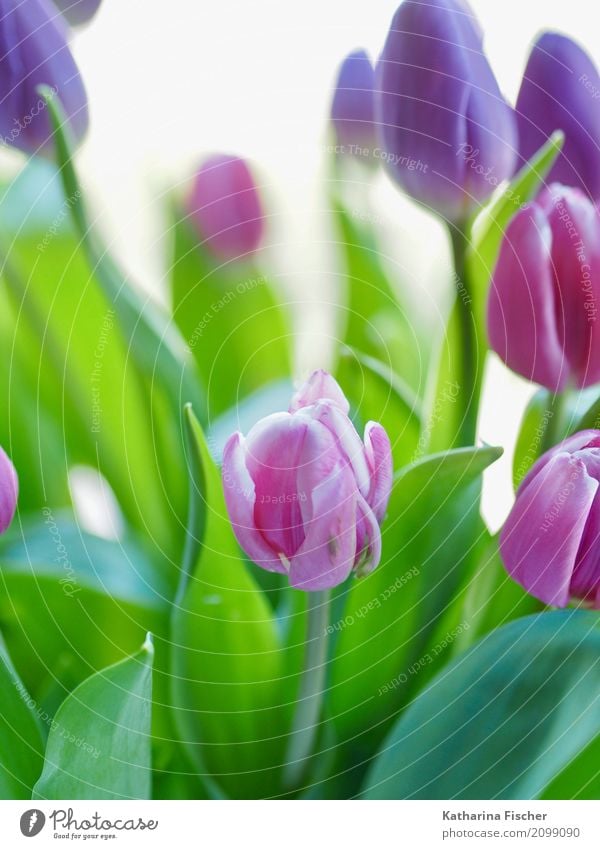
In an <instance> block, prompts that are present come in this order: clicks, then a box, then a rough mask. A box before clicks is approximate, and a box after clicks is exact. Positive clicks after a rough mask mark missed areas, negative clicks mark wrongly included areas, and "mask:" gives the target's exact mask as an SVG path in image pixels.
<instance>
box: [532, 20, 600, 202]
mask: <svg viewBox="0 0 600 849" xmlns="http://www.w3.org/2000/svg"><path fill="white" fill-rule="evenodd" d="M599 93H600V78H599V76H598V71H597V69H596V67H595V65H594V63H593V62H592V60H591V59H590V57H589V56H588V55H587V53H586V52H585V51H584V50H582V49H581V47H579V46H578V45H577V44H576V43H575V42H574V41H572V40H571V39H570V38H568V37H567V36H564V35H560V34H559V33H554V32H546V33H544V34H543V35H541V36H540V38H539V39H538V40H537V41H536V43H535V44H534V46H533V49H532V51H531V55H530V56H529V59H528V61H527V66H526V68H525V73H524V75H523V82H522V83H521V89H520V91H519V95H518V97H517V105H516V110H515V111H516V117H517V126H518V131H519V156H520V160H521V161H520V162H519V167H521V166H522V165H524V164H525V162H526V161H527V160H528V159H530V158H531V157H532V156H533V154H534V153H535V152H536V151H537V150H539V149H540V147H541V146H542V145H543V144H544V142H545V141H546V140H547V139H548V138H549V136H550V135H551V134H552V133H553V132H554V131H555V130H563V132H564V133H565V144H564V147H563V149H562V152H561V153H560V154H559V156H558V159H557V160H556V162H555V164H554V166H553V167H552V170H551V171H550V174H549V175H548V178H547V179H548V181H552V180H556V181H558V182H560V183H564V184H565V185H568V186H579V187H580V188H581V189H582V190H583V191H584V192H586V193H587V194H589V195H590V196H591V197H592V198H593V199H594V200H598V199H600V161H599V157H600V110H599V109H598V103H597V97H598V96H599Z"/></svg>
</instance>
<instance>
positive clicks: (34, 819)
mask: <svg viewBox="0 0 600 849" xmlns="http://www.w3.org/2000/svg"><path fill="white" fill-rule="evenodd" d="M37 818H38V815H37V811H34V812H33V813H32V815H31V816H30V817H29V831H30V832H31V831H33V826H34V825H35V824H36V822H37Z"/></svg>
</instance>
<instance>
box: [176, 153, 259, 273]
mask: <svg viewBox="0 0 600 849" xmlns="http://www.w3.org/2000/svg"><path fill="white" fill-rule="evenodd" d="M188 212H189V215H190V218H191V220H192V222H193V223H194V225H195V226H196V229H197V230H198V234H199V236H200V238H201V239H202V242H203V243H204V244H205V245H206V247H207V248H208V249H209V250H210V251H211V252H212V253H214V254H215V255H216V256H217V257H219V258H220V259H224V260H229V259H237V258H238V257H240V258H241V257H243V256H245V255H248V254H251V253H253V252H254V251H256V250H257V248H258V247H259V245H260V242H261V239H262V236H263V229H264V221H263V210H262V205H261V200H260V196H259V194H258V189H257V188H256V184H255V182H254V178H253V176H252V173H251V171H250V169H249V167H248V165H247V163H246V162H245V161H244V160H243V159H239V158H238V157H237V156H227V155H224V154H220V155H217V156H211V157H210V158H209V159H207V160H206V161H205V162H204V164H203V165H202V167H201V168H200V170H199V171H198V173H197V174H196V177H195V180H194V185H193V187H192V192H191V194H190V197H189V198H188Z"/></svg>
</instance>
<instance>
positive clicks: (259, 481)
mask: <svg viewBox="0 0 600 849" xmlns="http://www.w3.org/2000/svg"><path fill="white" fill-rule="evenodd" d="M348 409H349V406H348V402H347V400H346V398H345V397H344V394H343V392H342V390H341V389H340V387H339V386H338V384H337V383H336V382H335V380H334V379H333V378H332V377H331V376H330V375H329V374H327V373H326V372H323V371H317V372H315V373H314V374H313V375H312V376H311V378H310V379H309V381H308V382H307V383H306V384H305V385H304V386H303V387H302V388H301V389H300V390H299V392H297V393H296V395H295V396H294V397H293V398H292V402H291V405H290V409H289V412H287V413H275V414H274V415H271V416H267V417H266V418H264V419H262V420H261V421H259V422H258V424H256V425H255V426H254V427H253V428H252V429H251V430H250V432H249V434H248V436H247V437H246V438H244V437H243V436H242V434H241V433H235V434H234V435H233V436H231V437H230V439H229V440H228V442H227V444H226V446H225V451H224V455H223V484H224V489H225V501H226V504H227V510H228V512H229V517H230V519H231V522H232V525H233V529H234V531H235V535H236V537H237V540H238V542H239V544H240V546H241V547H242V548H243V549H244V551H245V552H246V554H247V555H248V557H250V559H252V560H253V561H254V562H255V563H257V564H258V565H259V566H261V567H262V568H263V569H267V570H269V571H271V572H281V573H282V574H287V575H288V578H289V581H290V584H291V586H293V587H297V588H298V589H302V590H321V589H327V588H328V587H334V586H337V584H340V583H341V582H342V581H344V580H345V579H346V578H347V577H348V575H349V574H350V572H352V571H354V572H356V573H357V574H359V575H364V574H367V573H368V572H371V571H372V570H373V569H374V568H375V567H376V566H377V564H378V563H379V560H380V557H381V533H380V530H379V525H380V523H381V521H382V520H383V517H384V515H385V511H386V508H387V503H388V499H389V496H390V491H391V486H392V459H391V448H390V442H389V439H388V436H387V434H386V432H385V430H384V429H383V428H382V427H381V425H379V424H376V423H375V422H369V423H368V424H367V426H366V428H365V435H364V443H363V441H361V439H360V437H359V435H358V433H357V432H356V430H355V429H354V426H353V424H352V422H351V421H350V419H349V418H348Z"/></svg>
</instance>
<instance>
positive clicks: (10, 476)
mask: <svg viewBox="0 0 600 849" xmlns="http://www.w3.org/2000/svg"><path fill="white" fill-rule="evenodd" d="M18 493H19V481H18V478H17V473H16V471H15V467H14V466H13V464H12V463H11V461H10V460H9V458H8V457H7V455H6V454H5V452H4V451H3V449H2V448H0V534H3V533H4V531H5V530H6V529H7V528H8V526H9V525H10V523H11V522H12V520H13V516H14V515H15V510H16V509H17V496H18Z"/></svg>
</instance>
